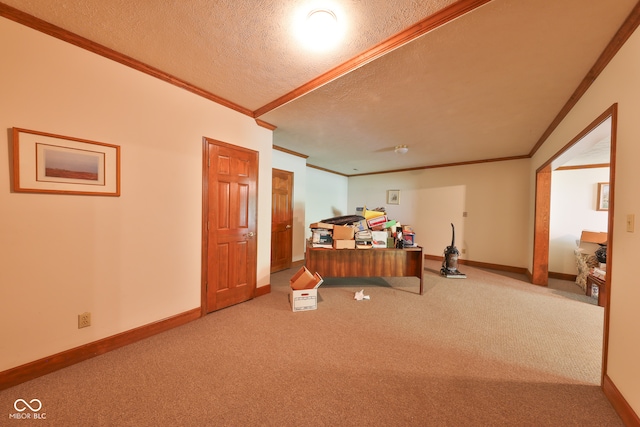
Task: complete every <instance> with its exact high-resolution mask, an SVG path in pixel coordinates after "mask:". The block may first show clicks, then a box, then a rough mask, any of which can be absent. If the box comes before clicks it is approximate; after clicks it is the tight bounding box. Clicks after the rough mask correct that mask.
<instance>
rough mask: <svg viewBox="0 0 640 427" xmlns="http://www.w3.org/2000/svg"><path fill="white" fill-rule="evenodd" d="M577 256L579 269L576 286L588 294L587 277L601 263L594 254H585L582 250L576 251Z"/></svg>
mask: <svg viewBox="0 0 640 427" xmlns="http://www.w3.org/2000/svg"><path fill="white" fill-rule="evenodd" d="M575 254H576V265H577V267H578V275H577V276H576V284H577V285H578V286H580V287H581V288H582V289H583V290H584V291H585V292H586V291H587V276H588V275H589V273H590V272H591V269H592V268H594V267H597V266H598V265H599V263H598V260H597V258H596V256H595V255H594V254H590V253H584V252H583V251H582V249H580V248H578V249H576V250H575Z"/></svg>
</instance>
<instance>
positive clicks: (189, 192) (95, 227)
mask: <svg viewBox="0 0 640 427" xmlns="http://www.w3.org/2000/svg"><path fill="white" fill-rule="evenodd" d="M0 57H2V67H0V93H1V94H2V96H1V97H0V128H1V129H3V134H4V137H3V138H2V140H3V143H2V148H1V149H0V165H2V167H0V236H1V240H0V301H2V309H1V310H0V370H5V369H8V368H11V367H15V366H18V365H21V364H24V363H26V362H30V361H33V360H36V359H39V358H42V357H45V356H48V355H51V354H54V353H57V352H60V351H63V350H66V349H70V348H73V347H76V346H80V345H82V344H85V343H88V342H92V341H95V340H98V339H101V338H104V337H107V336H111V335H114V334H117V333H120V332H123V331H127V330H129V329H132V328H135V327H138V326H141V325H145V324H148V323H151V322H155V321H158V320H161V319H163V318H166V317H169V316H173V315H176V314H179V313H182V312H184V311H187V310H190V309H193V308H196V307H199V306H200V286H201V285H200V267H201V266H200V263H201V261H200V259H201V231H200V229H201V221H202V220H201V216H202V138H203V136H207V137H210V138H214V139H217V140H221V141H224V142H227V143H231V144H235V145H238V146H243V147H247V148H250V149H253V150H256V151H258V152H259V153H260V171H259V180H260V188H259V195H258V198H259V205H258V212H259V221H258V232H259V234H258V260H259V261H258V286H262V285H266V284H268V283H269V259H270V257H269V250H270V249H269V246H270V238H269V234H270V214H271V211H270V206H271V145H272V132H271V131H268V130H266V129H264V128H261V127H258V126H257V125H256V124H255V121H254V120H252V119H251V118H249V117H247V116H245V115H242V114H239V113H237V112H234V111H232V110H229V109H227V108H224V107H222V106H220V105H217V104H215V103H212V102H210V101H207V100H205V99H203V98H200V97H197V96H195V95H193V94H191V93H189V92H187V91H184V90H182V89H179V88H177V87H175V86H172V85H169V84H167V83H164V82H162V81H160V80H157V79H155V78H152V77H149V76H147V75H144V74H142V73H139V72H137V71H135V70H132V69H130V68H128V67H125V66H122V65H119V64H117V63H115V62H112V61H109V60H107V59H105V58H102V57H100V56H97V55H94V54H92V53H90V52H87V51H85V50H82V49H79V48H77V47H74V46H72V45H70V44H67V43H64V42H62V41H59V40H56V39H54V38H51V37H48V36H46V35H44V34H42V33H39V32H36V31H33V30H31V29H28V28H27V27H24V26H21V25H19V24H16V23H14V22H12V21H8V20H5V19H0ZM12 127H21V128H26V129H33V130H38V131H44V132H51V133H55V134H59V135H67V136H72V137H78V138H84V139H89V140H94V141H100V142H105V143H110V144H116V145H120V146H121V150H122V195H121V197H94V196H69V195H49V194H26V193H11V191H10V180H9V177H10V172H9V170H8V165H9V164H10V158H9V149H8V145H9V142H10V138H9V132H8V130H9V129H10V128H12ZM85 311H89V312H91V313H92V321H93V325H92V326H91V327H90V328H86V329H81V330H79V329H78V328H77V315H78V314H79V313H82V312H85Z"/></svg>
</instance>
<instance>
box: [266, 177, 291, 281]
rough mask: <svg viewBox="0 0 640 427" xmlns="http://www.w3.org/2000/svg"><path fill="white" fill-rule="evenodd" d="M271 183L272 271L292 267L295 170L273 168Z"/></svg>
mask: <svg viewBox="0 0 640 427" xmlns="http://www.w3.org/2000/svg"><path fill="white" fill-rule="evenodd" d="M272 177H273V181H272V184H271V272H272V273H275V272H276V271H281V270H285V269H287V268H291V260H292V257H293V254H292V242H293V172H287V171H283V170H279V169H273V172H272Z"/></svg>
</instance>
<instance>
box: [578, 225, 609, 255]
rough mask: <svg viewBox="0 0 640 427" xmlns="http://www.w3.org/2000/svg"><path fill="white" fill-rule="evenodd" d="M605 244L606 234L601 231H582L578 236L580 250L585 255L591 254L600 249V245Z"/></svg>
mask: <svg viewBox="0 0 640 427" xmlns="http://www.w3.org/2000/svg"><path fill="white" fill-rule="evenodd" d="M606 243H607V233H605V232H602V231H588V230H584V231H583V232H582V234H581V235H580V245H579V246H578V247H579V248H580V250H581V251H582V252H583V253H585V254H593V253H595V251H596V250H598V249H599V248H600V244H606Z"/></svg>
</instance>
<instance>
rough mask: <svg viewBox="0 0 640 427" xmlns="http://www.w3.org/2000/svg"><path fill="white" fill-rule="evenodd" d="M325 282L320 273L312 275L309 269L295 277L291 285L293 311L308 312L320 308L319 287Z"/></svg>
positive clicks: (301, 268)
mask: <svg viewBox="0 0 640 427" xmlns="http://www.w3.org/2000/svg"><path fill="white" fill-rule="evenodd" d="M322 282H323V279H322V277H320V275H319V274H318V273H316V274H311V272H310V271H309V270H308V269H307V267H304V266H302V267H300V270H298V271H297V272H296V274H294V275H293V277H292V278H291V280H290V281H289V284H290V285H291V288H290V289H289V303H290V304H291V309H292V310H293V311H308V310H316V309H317V308H318V286H320V285H321V284H322Z"/></svg>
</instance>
